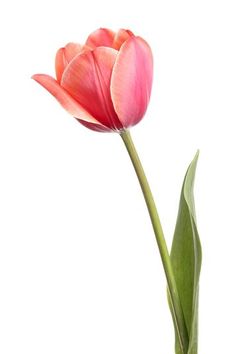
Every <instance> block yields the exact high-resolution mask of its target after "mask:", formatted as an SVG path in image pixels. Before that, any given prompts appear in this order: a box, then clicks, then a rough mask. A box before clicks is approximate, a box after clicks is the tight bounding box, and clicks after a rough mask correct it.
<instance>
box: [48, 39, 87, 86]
mask: <svg viewBox="0 0 236 354" xmlns="http://www.w3.org/2000/svg"><path fill="white" fill-rule="evenodd" d="M84 47H85V46H82V45H80V44H78V43H72V42H71V43H68V44H67V45H66V46H65V47H64V48H60V49H59V50H58V51H57V54H56V61H55V68H56V76H57V81H58V82H60V81H61V77H62V74H63V72H64V70H65V68H66V66H67V65H68V64H69V63H70V61H71V60H72V59H73V58H74V57H75V56H76V55H77V54H79V53H81V52H82V51H83V50H84Z"/></svg>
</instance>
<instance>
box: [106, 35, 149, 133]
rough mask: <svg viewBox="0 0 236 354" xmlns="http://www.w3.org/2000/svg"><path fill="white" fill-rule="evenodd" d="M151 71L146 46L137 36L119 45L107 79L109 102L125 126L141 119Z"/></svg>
mask: <svg viewBox="0 0 236 354" xmlns="http://www.w3.org/2000/svg"><path fill="white" fill-rule="evenodd" d="M152 74H153V59H152V52H151V49H150V47H149V45H148V44H147V43H146V42H145V41H144V40H143V39H142V38H140V37H131V38H130V39H128V40H127V41H126V42H125V43H124V44H123V45H122V46H121V49H120V51H119V54H118V56H117V60H116V62H115V65H114V68H113V73H112V78H111V97H112V102H113V105H114V108H115V111H116V113H117V115H118V117H119V120H120V121H121V123H122V124H123V126H124V127H125V128H127V127H129V126H132V125H134V124H137V123H138V122H139V121H140V120H141V119H142V117H143V115H144V113H145V111H146V109H147V105H148V102H149V98H150V94H151V87H152Z"/></svg>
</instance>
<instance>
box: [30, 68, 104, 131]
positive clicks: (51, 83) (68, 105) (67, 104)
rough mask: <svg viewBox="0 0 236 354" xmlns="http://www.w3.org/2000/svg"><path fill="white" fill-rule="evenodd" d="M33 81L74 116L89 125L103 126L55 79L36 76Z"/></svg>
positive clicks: (46, 76)
mask: <svg viewBox="0 0 236 354" xmlns="http://www.w3.org/2000/svg"><path fill="white" fill-rule="evenodd" d="M32 79H34V80H35V81H37V82H38V83H39V84H40V85H42V86H43V87H44V88H45V89H46V90H48V91H49V92H50V93H51V94H52V95H53V96H54V97H55V98H56V99H57V100H58V102H59V103H60V104H61V105H62V107H63V108H65V109H66V110H67V112H69V113H70V114H71V115H72V116H74V117H75V118H79V119H80V120H83V121H86V122H89V123H95V124H98V125H101V124H100V123H99V122H98V121H97V120H96V119H95V118H94V117H93V116H92V115H91V114H89V113H88V112H87V111H86V109H84V108H83V107H82V106H81V105H80V104H79V103H78V102H76V101H75V99H74V98H73V97H71V96H70V94H69V93H68V92H66V90H65V89H63V88H62V87H61V86H60V85H59V84H58V82H57V81H56V80H55V79H54V78H53V77H51V76H49V75H44V74H36V75H33V76H32Z"/></svg>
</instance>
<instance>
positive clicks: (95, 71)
mask: <svg viewBox="0 0 236 354" xmlns="http://www.w3.org/2000/svg"><path fill="white" fill-rule="evenodd" d="M55 69H56V79H54V78H53V77H51V76H49V75H45V74H36V75H33V77H32V78H33V79H34V80H36V81H37V82H38V83H39V84H41V85H42V86H43V87H44V88H45V89H46V90H48V91H49V92H50V93H51V94H52V95H53V96H54V97H55V98H56V99H57V100H58V101H59V103H60V104H61V105H62V106H63V107H64V108H65V109H66V110H67V111H68V112H69V113H70V114H71V115H72V116H74V117H75V118H76V119H77V120H78V121H79V122H80V123H82V124H83V125H84V126H86V127H87V128H90V129H92V130H95V131H100V132H110V131H116V132H117V131H118V132H122V131H124V130H126V129H127V128H129V127H131V126H133V125H135V124H137V123H138V122H139V121H140V120H141V119H142V118H143V116H144V114H145V112H146V109H147V106H148V102H149V99H150V94H151V87H152V76H153V60H152V52H151V49H150V47H149V45H148V44H147V42H146V41H145V40H144V39H142V38H141V37H138V36H135V35H134V34H133V33H132V32H131V31H129V30H124V29H121V30H119V31H118V32H117V33H114V32H113V31H111V30H109V29H105V28H100V29H98V30H96V31H95V32H93V33H92V34H90V35H89V37H88V38H87V41H86V42H85V44H84V45H80V44H77V43H68V44H67V45H66V46H65V47H63V48H60V49H59V50H58V51H57V54H56V61H55Z"/></svg>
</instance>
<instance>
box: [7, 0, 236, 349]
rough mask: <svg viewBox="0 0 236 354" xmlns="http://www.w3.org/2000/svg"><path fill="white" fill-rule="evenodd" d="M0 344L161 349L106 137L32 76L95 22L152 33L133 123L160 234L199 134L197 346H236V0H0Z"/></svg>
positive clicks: (133, 214)
mask: <svg viewBox="0 0 236 354" xmlns="http://www.w3.org/2000/svg"><path fill="white" fill-rule="evenodd" d="M0 6H1V9H0V17H1V18H0V25H1V32H0V33H1V56H0V61H1V64H0V78H1V81H0V88H1V96H0V97H1V102H0V110H1V113H0V125H1V126H0V168H1V175H0V189H1V190H0V337H1V338H0V352H1V354H18V353H24V354H32V353H33V354H39V353H40V354H42V353H43V354H49V353H50V354H68V353H70V354H75V353H81V354H95V353H99V354H111V353H112V354H121V353H122V354H133V353H135V354H154V353H155V354H156V353H160V354H170V353H173V352H174V350H173V341H174V337H173V329H172V323H171V318H170V315H169V309H168V305H167V301H166V289H165V278H164V276H163V270H162V266H161V262H160V259H159V254H158V250H157V247H156V244H155V239H154V235H153V232H152V229H151V225H150V221H149V218H148V214H147V211H146V208H145V205H144V201H143V199H142V195H141V192H140V189H139V186H138V183H137V180H136V177H135V174H134V172H133V170H132V166H131V164H130V161H129V159H128V156H127V153H126V151H125V149H124V147H123V146H122V141H121V139H120V138H119V136H118V135H114V134H100V133H95V132H92V131H89V130H87V129H86V128H84V127H82V126H81V125H80V124H78V123H77V122H76V120H74V119H73V118H72V117H70V116H69V115H68V114H67V113H66V112H65V111H64V110H62V109H61V107H60V106H59V105H58V103H57V102H56V101H55V100H54V98H53V97H51V96H50V95H49V94H48V93H47V92H46V91H45V90H43V89H42V88H41V87H40V86H39V85H38V84H37V83H35V82H34V81H33V80H30V77H31V75H32V74H34V73H39V72H42V73H48V74H52V75H54V55H55V52H56V50H57V49H58V48H59V47H61V46H63V45H64V44H65V43H66V42H69V41H78V42H83V41H85V39H86V37H87V35H88V34H89V33H90V32H91V31H93V30H95V29H96V28H98V27H101V26H102V27H110V28H112V29H114V30H117V29H118V28H120V27H124V28H130V29H131V30H133V31H134V32H135V33H136V34H139V35H141V36H143V37H144V38H145V39H146V40H147V41H148V42H149V43H150V45H151V47H152V49H153V53H154V58H155V73H154V86H153V92H152V97H151V102H150V106H149V109H148V112H147V114H146V117H145V118H144V120H143V121H142V122H141V123H140V124H139V125H138V126H137V127H135V128H133V129H132V135H133V139H134V141H135V143H136V145H137V149H138V151H139V152H140V156H141V159H142V161H143V164H144V167H145V169H146V173H147V176H148V178H149V180H150V184H151V186H152V189H153V193H154V196H155V198H156V201H157V206H158V209H159V213H160V217H161V219H162V223H163V227H164V231H165V234H166V238H167V242H168V246H170V244H171V239H172V234H173V230H174V226H175V219H176V215H177V208H178V199H179V193H180V188H181V184H182V179H183V176H184V173H185V170H186V168H187V166H188V164H189V162H190V161H191V159H192V158H193V156H194V154H195V152H196V150H197V148H199V149H200V151H201V154H200V160H199V164H198V171H197V176H196V185H195V187H196V188H195V195H196V208H197V217H198V224H199V232H200V236H201V240H202V246H203V267H202V274H201V289H200V329H199V332H200V334H199V353H200V354H204V353H205V354H211V353H214V354H216V353H220V354H222V353H234V352H235V316H236V306H235V298H236V290H235V288H234V285H235V270H236V257H235V247H236V232H235V218H236V208H235V200H236V186H235V180H236V168H235V166H236V158H235V150H236V140H235V131H236V130H235V125H234V123H235V119H236V100H235V98H236V96H235V94H236V45H235V37H236V22H235V18H236V10H235V1H233V0H232V1H230V0H222V1H217V0H215V1H213V0H212V1H211V0H199V1H192V0H186V1H184V0H178V1H176V0H160V1H150V0H144V1H139V2H137V1H133V2H131V1H128V0H120V1H108V0H100V1H91V0H86V1H79V0H76V1H73V0H67V1H57V2H56V1H27V0H21V1H7V2H5V3H3V2H2V3H1V5H0Z"/></svg>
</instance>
